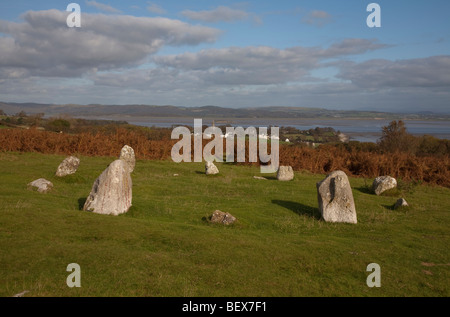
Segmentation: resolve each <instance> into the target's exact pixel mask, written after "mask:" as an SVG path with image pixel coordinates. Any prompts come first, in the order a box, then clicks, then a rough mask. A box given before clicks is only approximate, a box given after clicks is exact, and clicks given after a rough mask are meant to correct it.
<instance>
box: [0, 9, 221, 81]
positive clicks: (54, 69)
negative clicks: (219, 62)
mask: <svg viewBox="0 0 450 317" xmlns="http://www.w3.org/2000/svg"><path fill="white" fill-rule="evenodd" d="M66 18H67V13H66V12H61V11H58V10H48V11H29V12H27V13H25V14H24V15H23V19H24V22H22V23H14V22H9V21H2V20H0V33H4V34H7V35H8V36H4V37H0V50H1V52H2V56H1V58H0V68H2V67H9V68H11V67H14V68H18V69H20V70H21V71H24V70H25V71H26V73H29V74H30V75H34V76H66V77H76V76H80V75H81V74H83V73H86V72H89V71H96V70H108V69H114V68H120V67H126V66H132V65H137V64H139V63H142V61H143V60H144V59H145V58H146V57H148V56H149V55H150V54H154V53H156V52H157V51H158V50H159V49H161V48H162V47H163V46H164V45H173V46H179V45H198V44H200V43H205V42H214V41H215V40H216V38H217V37H218V35H219V33H220V31H219V30H217V29H213V28H209V27H204V26H194V25H190V24H188V23H185V22H182V21H179V20H172V19H167V18H161V17H155V18H149V17H133V16H125V15H119V16H111V15H103V14H88V13H84V14H83V16H82V27H81V28H69V27H67V25H66Z"/></svg>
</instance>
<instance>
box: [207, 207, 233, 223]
mask: <svg viewBox="0 0 450 317" xmlns="http://www.w3.org/2000/svg"><path fill="white" fill-rule="evenodd" d="M210 221H211V222H212V223H222V224H224V225H229V224H232V223H233V222H235V221H236V218H235V217H233V216H232V215H231V214H229V213H228V212H223V211H220V210H216V211H214V212H213V214H212V215H211V220H210Z"/></svg>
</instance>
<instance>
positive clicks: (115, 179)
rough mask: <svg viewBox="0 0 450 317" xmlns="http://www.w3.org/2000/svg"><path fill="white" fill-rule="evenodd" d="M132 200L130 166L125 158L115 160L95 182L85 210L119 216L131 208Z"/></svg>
mask: <svg viewBox="0 0 450 317" xmlns="http://www.w3.org/2000/svg"><path fill="white" fill-rule="evenodd" d="M131 201H132V181H131V176H130V169H129V166H128V164H127V163H126V162H125V161H124V160H115V161H114V162H112V163H111V164H110V165H109V166H108V167H107V168H106V169H105V170H104V171H103V173H102V174H101V175H100V176H99V177H98V178H97V179H96V181H95V182H94V185H93V186H92V190H91V192H90V194H89V197H88V198H87V200H86V203H85V204H84V207H83V210H87V211H92V212H95V213H98V214H106V215H115V216H117V215H119V214H122V213H125V212H127V211H128V209H130V207H131Z"/></svg>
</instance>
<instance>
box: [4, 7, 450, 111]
mask: <svg viewBox="0 0 450 317" xmlns="http://www.w3.org/2000/svg"><path fill="white" fill-rule="evenodd" d="M74 2H76V1H74ZM69 3H70V1H56V0H53V1H50V0H48V1H25V0H16V1H2V2H1V3H0V52H1V54H0V100H1V101H14V102H45V103H63V104H66V103H78V104H90V103H101V104H156V105H166V104H173V105H177V106H204V105H217V106H223V107H258V106H266V107H269V106H272V107H274V106H302V107H322V108H328V109H357V110H358V109H360V110H378V111H394V112H404V111H435V112H446V113H450V54H449V53H450V22H449V21H450V19H448V13H449V12H450V2H448V1H442V0H431V1H411V0H410V1H406V0H396V1H376V3H378V4H379V5H380V7H381V27H380V28H369V27H368V26H367V25H366V18H367V16H368V15H369V12H367V11H366V7H367V5H368V4H369V3H371V1H362V0H350V1H347V0H342V1H334V0H329V1H325V0H317V1H286V0H285V1H280V0H279V1H268V0H257V1H216V0H203V1H201V0H196V1H190V0H184V1H171V0H167V1H115V0H105V1H103V0H99V1H89V0H87V1H85V0H83V1H78V2H76V3H78V4H79V5H80V7H81V23H82V25H81V28H68V27H67V25H66V22H65V19H66V17H67V16H68V14H69V12H66V11H65V9H66V7H67V5H68V4H69Z"/></svg>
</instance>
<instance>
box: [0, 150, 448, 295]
mask: <svg viewBox="0 0 450 317" xmlns="http://www.w3.org/2000/svg"><path fill="white" fill-rule="evenodd" d="M80 158H81V164H80V167H79V170H78V172H77V173H76V174H75V175H71V176H67V177H66V178H57V177H55V176H54V172H55V171H56V168H57V166H58V164H59V163H60V162H61V161H62V160H63V159H64V157H63V156H57V155H42V154H35V153H25V154H23V153H0V175H1V178H0V190H1V191H0V206H1V207H0V267H1V270H0V296H13V295H14V294H17V293H20V292H22V291H25V290H28V291H29V293H27V294H26V295H25V296H167V297H168V296H296V297H297V296H449V295H450V292H449V285H450V283H449V282H450V280H449V270H450V266H449V265H450V259H449V252H448V250H449V249H448V246H449V205H450V195H449V194H450V190H449V189H447V188H441V187H430V186H424V185H414V186H403V187H402V188H404V189H402V188H400V190H399V191H398V195H397V196H376V195H374V194H372V193H371V192H370V191H369V190H368V186H367V184H371V183H372V180H369V179H367V180H364V179H357V178H351V179H350V182H351V185H352V188H353V195H354V198H355V204H356V208H357V214H358V224H356V225H352V224H332V223H326V222H324V221H323V220H320V219H318V218H319V211H318V208H317V194H316V185H315V184H316V182H318V181H320V180H321V179H323V178H324V175H313V174H309V173H296V175H295V179H294V180H293V181H290V182H279V181H277V180H276V179H275V177H274V176H275V175H269V176H268V178H269V179H268V180H258V179H254V178H253V175H260V173H259V168H256V167H243V166H236V165H234V164H226V163H223V164H220V163H218V164H217V166H218V167H219V169H220V174H219V175H215V176H212V177H209V176H206V175H205V174H204V165H203V164H201V163H180V164H176V163H173V162H170V161H138V162H137V164H136V168H135V171H134V172H133V174H132V179H133V206H132V207H131V209H130V210H129V212H128V213H126V214H123V215H120V216H106V215H99V214H94V213H90V212H85V211H81V210H80V207H81V206H82V205H83V203H84V200H85V198H86V197H87V195H88V194H89V192H90V190H91V186H92V184H93V182H94V180H95V179H96V178H97V176H98V175H100V173H101V172H102V171H103V170H104V169H105V168H106V166H107V165H108V164H109V163H110V162H111V161H112V160H113V159H114V158H107V157H100V158H99V157H97V158H91V157H80ZM175 173H176V174H179V176H173V174H175ZM263 176H267V175H263ZM40 177H43V178H46V179H48V180H50V181H52V182H53V184H54V189H53V190H52V191H51V192H50V193H47V194H40V193H38V192H36V191H31V190H27V184H28V183H29V182H31V181H32V180H34V179H37V178H40ZM400 196H402V197H404V198H405V199H406V200H407V201H408V203H409V204H410V207H409V208H408V209H406V210H400V211H399V210H392V206H393V204H394V203H395V201H396V200H397V199H398V198H399V197H400ZM216 209H219V210H222V211H224V212H229V213H231V214H232V215H234V216H235V217H237V219H238V222H237V223H236V224H234V225H232V226H229V227H226V226H221V225H214V224H210V223H209V222H208V221H206V220H205V219H207V217H208V216H209V215H211V214H212V213H213V211H214V210H216ZM372 262H375V263H378V264H379V265H380V267H381V287H380V288H369V287H368V286H367V285H366V278H367V276H368V275H369V274H370V272H366V267H367V265H368V264H369V263H372ZM69 263H78V264H79V265H80V267H81V287H80V288H76V287H74V288H69V287H68V286H67V285H66V278H67V276H68V275H69V274H70V272H67V271H66V267H67V265H68V264H69Z"/></svg>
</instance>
